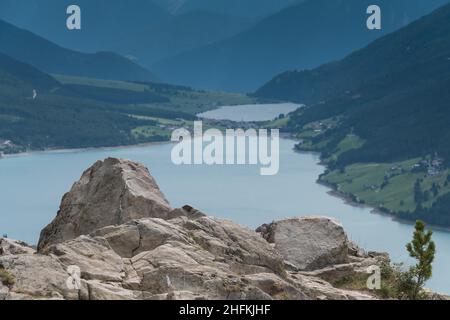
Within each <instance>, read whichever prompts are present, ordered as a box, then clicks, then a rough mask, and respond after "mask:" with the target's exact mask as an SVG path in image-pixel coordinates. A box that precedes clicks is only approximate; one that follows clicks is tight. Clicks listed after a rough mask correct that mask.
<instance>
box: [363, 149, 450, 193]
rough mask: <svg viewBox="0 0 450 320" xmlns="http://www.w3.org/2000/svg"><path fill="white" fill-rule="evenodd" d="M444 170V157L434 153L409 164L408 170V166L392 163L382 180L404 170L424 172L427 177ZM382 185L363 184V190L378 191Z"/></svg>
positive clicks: (404, 171)
mask: <svg viewBox="0 0 450 320" xmlns="http://www.w3.org/2000/svg"><path fill="white" fill-rule="evenodd" d="M444 170H445V168H444V159H442V158H441V157H439V156H438V155H437V154H435V155H434V156H433V157H430V158H429V159H424V160H421V161H420V162H418V163H416V164H414V165H412V166H411V168H410V169H409V170H408V168H404V167H402V166H401V165H399V164H394V165H392V166H391V167H390V168H389V171H387V172H386V173H385V175H384V180H385V181H387V180H389V179H390V178H392V177H395V176H397V175H400V174H403V173H406V172H409V171H410V172H426V173H427V175H428V176H429V177H433V176H437V175H439V174H440V173H441V172H443V171H444ZM382 187H383V185H381V186H380V185H377V184H372V185H366V184H365V185H363V188H364V190H372V191H379V190H380V188H382Z"/></svg>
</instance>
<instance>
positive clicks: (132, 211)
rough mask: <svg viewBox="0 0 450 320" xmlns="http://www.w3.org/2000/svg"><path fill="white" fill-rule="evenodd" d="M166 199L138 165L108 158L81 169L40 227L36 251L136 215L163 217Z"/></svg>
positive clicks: (124, 220)
mask: <svg viewBox="0 0 450 320" xmlns="http://www.w3.org/2000/svg"><path fill="white" fill-rule="evenodd" d="M170 211H171V209H170V205H169V202H168V201H167V200H166V198H165V197H164V195H163V194H162V193H161V191H160V190H159V188H158V185H157V184H156V182H155V180H154V179H153V178H152V177H151V175H150V174H149V172H148V170H147V168H145V167H144V166H143V165H142V164H139V163H135V162H132V161H127V160H121V159H113V158H108V159H106V160H104V161H98V162H97V163H95V164H94V165H93V166H92V167H91V168H89V169H88V170H87V171H85V172H84V173H83V175H82V177H81V179H80V180H79V181H78V182H76V183H75V184H74V185H73V187H72V189H71V190H70V192H69V193H67V194H66V195H65V196H64V197H63V200H62V202H61V206H60V209H59V212H58V215H57V217H56V218H55V220H53V222H52V223H51V224H49V225H48V226H47V227H45V228H44V230H42V232H41V237H40V239H39V244H38V250H42V249H43V248H45V247H46V246H48V245H50V244H54V243H59V242H63V241H66V240H70V239H74V238H76V237H78V236H79V235H82V234H88V233H90V232H92V231H94V230H96V229H98V228H101V227H106V226H110V225H119V224H122V223H126V222H128V221H130V220H133V219H139V218H148V217H154V218H167V215H168V213H169V212H170Z"/></svg>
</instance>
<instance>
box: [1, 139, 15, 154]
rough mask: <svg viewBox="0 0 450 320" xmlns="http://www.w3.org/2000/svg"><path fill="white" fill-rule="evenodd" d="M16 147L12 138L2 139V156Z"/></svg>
mask: <svg viewBox="0 0 450 320" xmlns="http://www.w3.org/2000/svg"><path fill="white" fill-rule="evenodd" d="M14 147H15V145H14V143H13V142H12V141H11V140H5V139H0V158H2V157H3V155H4V153H5V152H6V151H8V150H11V149H13V148H14Z"/></svg>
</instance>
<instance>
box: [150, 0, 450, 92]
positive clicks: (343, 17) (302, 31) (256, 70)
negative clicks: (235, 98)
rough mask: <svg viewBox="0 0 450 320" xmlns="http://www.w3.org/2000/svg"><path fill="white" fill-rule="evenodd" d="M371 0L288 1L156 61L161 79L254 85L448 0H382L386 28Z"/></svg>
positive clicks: (241, 87) (346, 49)
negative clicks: (376, 22) (372, 13)
mask: <svg viewBox="0 0 450 320" xmlns="http://www.w3.org/2000/svg"><path fill="white" fill-rule="evenodd" d="M372 2H373V1H369V0H347V1H341V0H314V1H306V2H305V3H302V4H298V5H295V6H292V7H289V8H287V9H285V10H283V11H281V12H279V13H277V14H274V15H272V16H270V17H267V18H266V19H263V20H262V21H260V22H259V23H258V24H257V25H256V26H254V27H252V28H251V29H249V30H247V31H244V32H242V33H240V34H239V35H237V36H234V37H232V38H229V39H226V40H224V41H221V42H219V43H216V44H213V45H210V46H206V47H203V48H198V49H195V50H192V51H190V52H187V53H183V54H180V55H178V56H175V57H174V58H171V59H167V60H164V61H162V62H160V63H158V64H156V65H155V66H154V67H152V70H154V71H155V72H156V73H157V74H159V75H160V77H162V78H163V80H165V81H168V82H176V83H181V84H186V85H192V86H195V87H204V88H214V89H218V88H220V89H225V90H237V91H253V90H255V89H256V88H257V87H258V86H260V85H262V84H263V83H264V82H266V81H268V80H270V79H271V78H272V77H273V76H274V75H276V74H278V73H280V72H283V71H286V70H292V69H307V68H312V67H316V66H318V65H320V64H323V63H325V62H327V61H330V60H334V59H337V58H342V57H344V56H345V55H346V54H348V53H350V52H351V51H353V50H355V49H357V48H360V47H363V46H365V45H367V44H368V43H370V42H371V41H373V40H375V39H376V38H378V37H380V36H383V35H385V34H387V33H389V32H391V31H393V30H396V29H398V28H400V27H402V26H404V25H406V24H407V23H409V22H411V21H413V20H414V19H416V18H418V17H420V16H422V15H424V14H426V13H428V12H430V11H431V10H432V9H434V8H436V7H437V6H438V5H440V4H442V3H445V2H446V0H434V1H430V0H414V1H411V0H381V1H378V3H379V4H380V6H381V8H382V13H383V17H384V20H383V29H382V30H381V31H369V30H368V29H367V28H366V19H367V17H368V15H367V14H366V9H367V7H368V6H369V5H370V4H372Z"/></svg>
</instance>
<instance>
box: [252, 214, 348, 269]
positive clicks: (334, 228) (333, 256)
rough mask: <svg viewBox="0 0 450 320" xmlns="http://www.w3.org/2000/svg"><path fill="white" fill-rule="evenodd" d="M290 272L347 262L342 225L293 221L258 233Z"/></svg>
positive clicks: (318, 219) (307, 219) (324, 220)
mask: <svg viewBox="0 0 450 320" xmlns="http://www.w3.org/2000/svg"><path fill="white" fill-rule="evenodd" d="M257 231H258V232H261V235H262V236H263V238H264V239H266V240H267V241H268V242H270V243H273V244H274V245H275V249H276V250H277V251H278V252H279V253H280V254H281V255H282V256H283V258H284V260H285V263H286V266H288V267H290V268H291V269H293V270H315V269H321V268H324V267H327V266H330V265H335V264H342V263H346V262H348V251H349V249H348V248H349V242H348V239H347V235H346V233H345V231H344V228H343V227H342V225H341V224H340V223H339V222H337V221H335V220H333V219H330V218H326V217H302V218H292V219H286V220H281V221H276V222H273V223H271V224H269V225H263V226H261V227H259V228H258V229H257Z"/></svg>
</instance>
